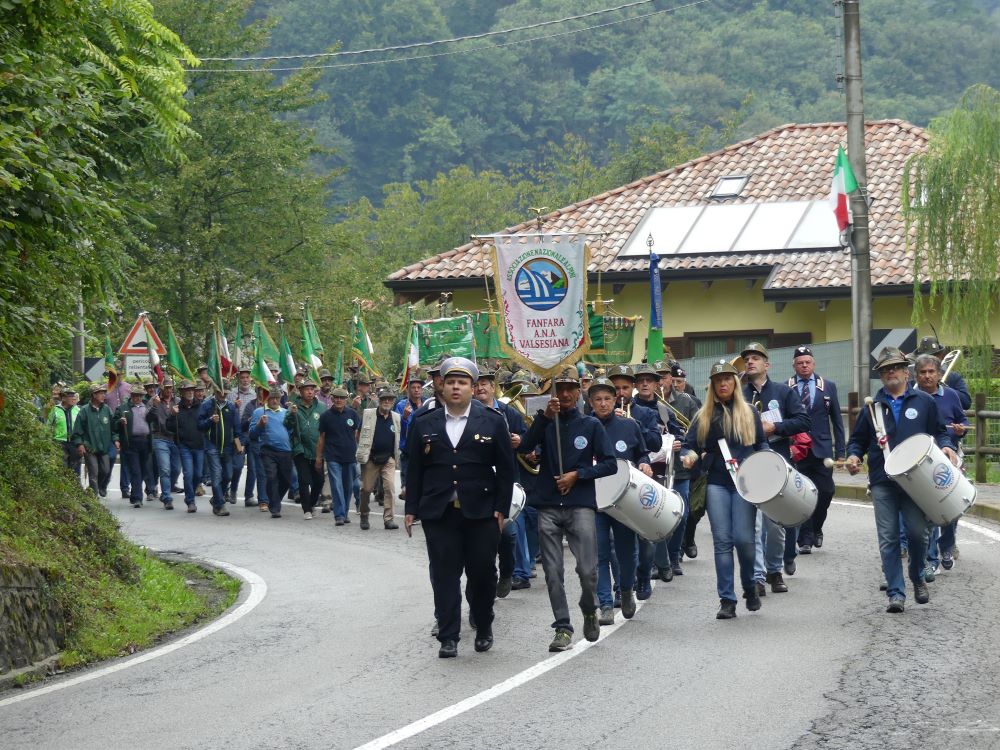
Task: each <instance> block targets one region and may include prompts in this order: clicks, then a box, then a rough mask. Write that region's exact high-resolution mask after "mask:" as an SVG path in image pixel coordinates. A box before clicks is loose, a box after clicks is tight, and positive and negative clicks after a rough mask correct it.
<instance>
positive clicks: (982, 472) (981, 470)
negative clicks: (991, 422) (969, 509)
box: [974, 393, 987, 482]
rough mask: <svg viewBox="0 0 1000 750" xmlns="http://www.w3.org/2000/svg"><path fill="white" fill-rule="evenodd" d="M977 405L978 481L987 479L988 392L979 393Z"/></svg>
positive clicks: (976, 399) (976, 398)
mask: <svg viewBox="0 0 1000 750" xmlns="http://www.w3.org/2000/svg"><path fill="white" fill-rule="evenodd" d="M974 404H975V407H976V481H977V482H985V481H986V468H987V467H986V456H985V455H984V453H983V448H985V447H986V416H985V415H984V414H983V412H984V411H986V394H985V393H977V394H976V395H975V401H974Z"/></svg>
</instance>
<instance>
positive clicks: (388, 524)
mask: <svg viewBox="0 0 1000 750" xmlns="http://www.w3.org/2000/svg"><path fill="white" fill-rule="evenodd" d="M398 528H399V524H397V523H396V522H395V521H386V522H385V530H386V531H393V530H394V529H398Z"/></svg>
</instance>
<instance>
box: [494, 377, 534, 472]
mask: <svg viewBox="0 0 1000 750" xmlns="http://www.w3.org/2000/svg"><path fill="white" fill-rule="evenodd" d="M523 390H524V385H522V384H521V383H517V384H516V385H514V386H512V387H511V388H508V389H507V390H506V391H504V393H503V395H502V396H501V397H500V398H498V399H497V401H499V402H500V403H501V404H508V405H509V406H510V407H511V408H512V409H514V411H516V412H518V413H519V414H520V415H521V416H522V417H524V423H525V424H526V425H528V427H531V423H532V422H534V421H535V420H534V417H532V416H531V415H530V414H528V410H527V409H525V408H524V404H523V403H521V398H520V396H521V392H522V391H523ZM514 455H515V456H516V457H517V462H518V463H519V464H521V466H522V467H523V468H524V470H525V471H527V472H529V473H531V474H536V475H537V474H538V471H539V468H540V467H538V466H535V465H534V464H532V463H530V462H529V461H528V460H527V459H526V458H525V457H524V454H522V453H515V454H514Z"/></svg>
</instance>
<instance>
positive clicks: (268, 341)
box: [253, 313, 279, 362]
mask: <svg viewBox="0 0 1000 750" xmlns="http://www.w3.org/2000/svg"><path fill="white" fill-rule="evenodd" d="M253 337H254V340H256V341H257V342H258V345H259V346H260V348H261V352H262V353H263V354H264V359H266V360H270V361H271V362H277V361H278V356H279V352H278V345H277V344H275V343H274V339H272V338H271V334H270V333H268V332H267V328H265V327H264V320H263V319H262V318H261V317H260V313H255V314H254V316H253Z"/></svg>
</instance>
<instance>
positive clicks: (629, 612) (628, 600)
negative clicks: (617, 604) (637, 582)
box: [588, 591, 636, 640]
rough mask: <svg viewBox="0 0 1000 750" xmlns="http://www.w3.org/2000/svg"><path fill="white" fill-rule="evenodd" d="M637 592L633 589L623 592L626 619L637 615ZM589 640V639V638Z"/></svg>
mask: <svg viewBox="0 0 1000 750" xmlns="http://www.w3.org/2000/svg"><path fill="white" fill-rule="evenodd" d="M635 606H636V605H635V593H634V592H632V591H623V592H622V614H623V615H625V619H626V620H631V619H632V618H633V617H635ZM588 640H589V639H588Z"/></svg>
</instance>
